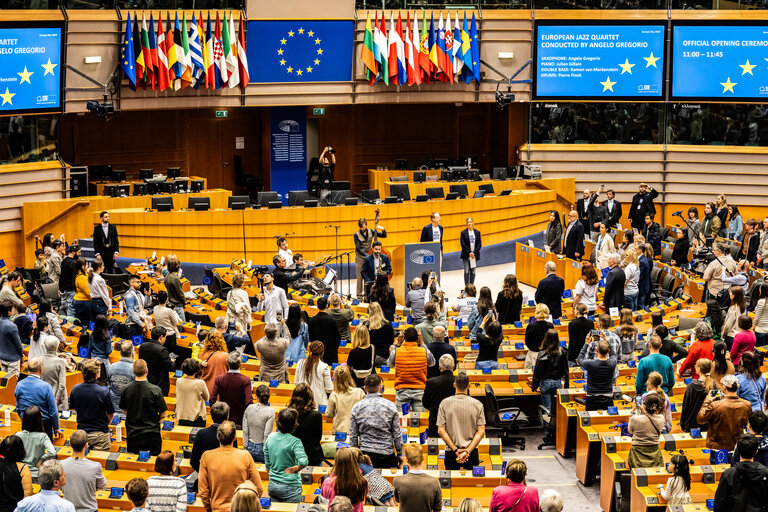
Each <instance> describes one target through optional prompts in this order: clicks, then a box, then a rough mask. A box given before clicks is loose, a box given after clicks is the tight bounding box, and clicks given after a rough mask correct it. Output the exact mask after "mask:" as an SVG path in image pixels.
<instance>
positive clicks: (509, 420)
mask: <svg viewBox="0 0 768 512" xmlns="http://www.w3.org/2000/svg"><path fill="white" fill-rule="evenodd" d="M485 399H486V406H485V423H486V425H485V431H486V435H487V436H488V437H496V436H495V435H491V434H490V433H489V430H490V431H493V432H495V433H496V434H499V435H500V436H501V438H502V440H507V441H508V442H509V443H510V444H511V445H512V446H520V449H521V450H525V436H521V435H520V428H521V427H527V426H528V416H527V415H526V414H525V413H524V412H523V411H522V409H520V407H518V406H517V405H516V404H517V401H516V400H515V399H514V398H502V399H501V401H499V400H498V399H497V398H496V394H495V393H494V392H493V388H492V387H491V385H490V384H486V385H485ZM505 404H506V405H508V406H509V407H506V408H501V407H500V406H501V405H505Z"/></svg>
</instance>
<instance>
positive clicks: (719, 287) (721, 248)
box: [703, 242, 736, 298]
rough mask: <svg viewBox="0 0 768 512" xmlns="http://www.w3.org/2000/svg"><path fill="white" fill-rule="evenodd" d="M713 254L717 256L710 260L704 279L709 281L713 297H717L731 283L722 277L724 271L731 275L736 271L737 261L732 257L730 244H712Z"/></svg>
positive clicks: (708, 285)
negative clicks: (725, 281)
mask: <svg viewBox="0 0 768 512" xmlns="http://www.w3.org/2000/svg"><path fill="white" fill-rule="evenodd" d="M712 254H714V255H715V256H717V258H715V259H714V260H712V261H710V262H709V265H707V268H706V269H705V270H704V276H703V277H704V281H705V282H706V283H707V291H708V292H709V295H710V296H711V297H713V298H714V297H716V296H717V294H718V293H720V292H721V291H723V290H727V289H729V288H730V286H731V285H729V284H726V283H724V282H723V280H722V279H721V278H720V276H722V275H723V273H724V271H725V273H726V275H728V274H730V275H731V276H732V275H733V274H735V273H736V262H735V261H734V259H733V258H731V251H730V250H728V246H727V245H725V244H724V243H722V242H717V243H715V244H712ZM721 262H722V263H721Z"/></svg>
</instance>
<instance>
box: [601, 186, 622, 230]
mask: <svg viewBox="0 0 768 512" xmlns="http://www.w3.org/2000/svg"><path fill="white" fill-rule="evenodd" d="M605 197H606V198H607V199H606V200H605V201H604V202H603V206H605V212H606V214H607V217H606V219H605V224H606V225H607V226H608V227H609V228H615V227H616V226H618V224H619V222H620V221H621V202H619V201H617V200H616V199H615V197H616V193H615V192H614V191H613V189H612V188H609V189H608V190H606V191H605Z"/></svg>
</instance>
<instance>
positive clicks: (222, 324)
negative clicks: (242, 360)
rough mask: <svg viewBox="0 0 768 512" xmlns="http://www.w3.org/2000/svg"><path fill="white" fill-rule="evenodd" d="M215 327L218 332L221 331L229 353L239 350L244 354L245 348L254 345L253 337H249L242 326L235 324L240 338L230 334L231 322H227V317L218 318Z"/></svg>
mask: <svg viewBox="0 0 768 512" xmlns="http://www.w3.org/2000/svg"><path fill="white" fill-rule="evenodd" d="M215 325H216V330H217V331H219V332H220V333H221V335H222V337H223V338H224V343H226V344H227V352H232V351H233V350H237V351H238V352H240V353H241V354H242V353H243V351H244V350H245V347H247V346H248V345H253V344H252V343H251V337H250V336H248V333H247V332H246V331H245V329H243V327H242V326H241V325H239V324H237V323H235V328H236V329H237V332H238V333H239V336H238V335H237V334H233V333H230V332H229V322H227V317H225V316H220V317H218V318H217V319H216V323H215Z"/></svg>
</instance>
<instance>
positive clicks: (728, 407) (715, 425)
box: [697, 375, 754, 458]
mask: <svg viewBox="0 0 768 512" xmlns="http://www.w3.org/2000/svg"><path fill="white" fill-rule="evenodd" d="M721 387H722V389H723V390H724V393H725V395H724V396H722V397H720V396H718V397H714V396H712V394H709V395H707V398H705V399H704V404H703V405H702V406H701V410H700V411H699V414H698V416H697V421H698V422H699V423H708V427H707V448H711V449H714V450H733V448H734V447H735V446H736V441H737V440H738V439H739V437H740V436H741V434H742V433H744V427H745V426H746V425H747V420H748V419H749V414H750V413H751V412H752V406H751V404H750V403H749V402H748V401H746V400H744V399H743V398H739V396H738V390H739V381H738V380H737V379H736V377H735V376H733V375H726V376H725V377H723V380H722V381H721ZM742 455H743V456H745V454H744V452H742ZM753 455H754V454H753ZM750 458H751V457H750Z"/></svg>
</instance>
